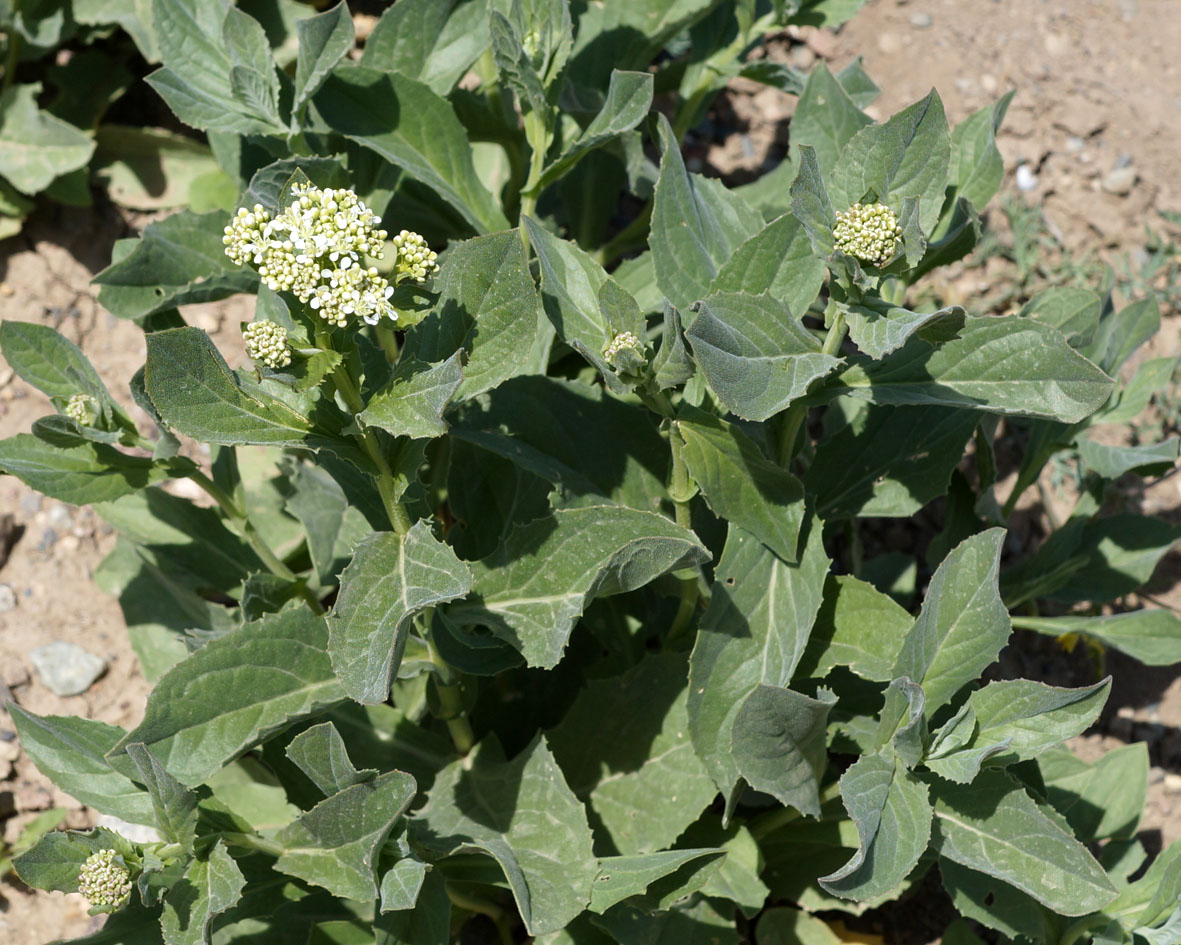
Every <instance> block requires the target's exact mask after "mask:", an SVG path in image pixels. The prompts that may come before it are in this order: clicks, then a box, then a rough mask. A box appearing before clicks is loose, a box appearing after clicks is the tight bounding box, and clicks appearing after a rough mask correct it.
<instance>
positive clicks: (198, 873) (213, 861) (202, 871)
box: [160, 840, 246, 945]
mask: <svg viewBox="0 0 1181 945" xmlns="http://www.w3.org/2000/svg"><path fill="white" fill-rule="evenodd" d="M245 887H246V877H245V876H243V875H242V871H241V870H240V869H238V864H237V863H235V862H234V858H233V857H232V856H230V854H229V852H227V850H226V845H225V842H224V841H222V840H218V841H217V843H216V844H214V846H213V848H212V849H211V850H210V851H209V854H208V856H207V857H205V858H202V859H194V860H192V861H191V862H190V863H189V865H188V867H187V868H186V869H185V871H184V875H183V876H182V877H181V879H180V881H179V882H177V883H174V884H173V885H172V886H171V887H170V888H169V890H168V892H167V894H166V895H165V896H164V912H163V914H162V915H161V916H160V928H161V929H162V930H163V932H164V941H165V942H166V943H167V945H204V943H206V942H208V941H209V940H210V939H209V935H210V932H211V931H212V926H213V922H214V920H215V919H216V918H217V917H218V916H219V915H221V914H222V913H223V912H226V911H228V910H229V909H230V908H232V907H233V906H234V905H235V904H236V903H237V902H238V900H239V899H241V898H242V890H243V889H244V888H245Z"/></svg>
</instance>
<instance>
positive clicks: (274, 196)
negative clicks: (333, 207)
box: [239, 155, 349, 299]
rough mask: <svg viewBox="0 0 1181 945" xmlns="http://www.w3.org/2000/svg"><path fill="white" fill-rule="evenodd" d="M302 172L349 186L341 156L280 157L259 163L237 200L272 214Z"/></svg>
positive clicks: (324, 183)
mask: <svg viewBox="0 0 1181 945" xmlns="http://www.w3.org/2000/svg"><path fill="white" fill-rule="evenodd" d="M299 174H302V175H304V176H305V177H307V179H308V180H310V181H311V182H312V183H313V184H315V185H316V186H317V187H324V188H327V187H348V185H349V176H348V173H347V172H346V171H345V169H344V167H343V166H342V164H341V162H340V160H339V159H338V158H335V157H315V156H310V155H309V156H304V155H300V156H298V157H289V158H283V159H282V160H279V161H275V162H273V163H271V164H268V165H267V166H266V167H261V168H259V169H258V170H257V171H255V172H254V174H253V175H252V176H251V178H250V183H249V185H248V186H247V188H246V192H245V193H244V194H243V195H242V199H241V200H240V201H239V204H240V205H241V206H244V207H252V206H254V205H255V204H256V203H257V204H261V205H262V206H263V208H264V209H266V210H267V211H268V212H269V213H271V214H276V213H278V212H279V211H280V210H282V209H283V207H282V203H283V192H284V191H285V190H287V188H288V185H289V184H290V183H291V182H292V179H293V178H296V179H298V177H297V175H299ZM269 291H270V290H269V289H262V288H260V289H259V298H260V299H261V298H263V297H265V295H266V293H267V292H269Z"/></svg>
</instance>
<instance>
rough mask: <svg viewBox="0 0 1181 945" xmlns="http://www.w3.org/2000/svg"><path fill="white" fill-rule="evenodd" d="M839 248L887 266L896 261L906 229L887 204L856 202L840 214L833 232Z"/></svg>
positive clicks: (871, 262)
mask: <svg viewBox="0 0 1181 945" xmlns="http://www.w3.org/2000/svg"><path fill="white" fill-rule="evenodd" d="M832 235H833V239H834V240H835V241H836V248H837V249H839V250H840V251H841V252H842V253H844V254H845V255H846V256H855V257H856V258H857V259H860V260H862V261H863V262H867V263H870V264H871V265H874V266H884V265H886V264H887V263H888V262H889V261H890V260H891V259H893V258H894V253H895V252H896V250H897V249H898V240H899V239H900V238H901V236H902V227H900V226H899V225H898V218H897V217H896V216H894V211H893V210H891V209H890V208H889V207H887V206H886V205H885V204H883V203H868V204H864V205H863V204H859V203H855V204H853V206H851V207H850V208H849V209H848V210H844V211H840V212H838V213H837V224H836V226H834V227H833V230H832Z"/></svg>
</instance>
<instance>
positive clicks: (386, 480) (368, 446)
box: [316, 331, 410, 535]
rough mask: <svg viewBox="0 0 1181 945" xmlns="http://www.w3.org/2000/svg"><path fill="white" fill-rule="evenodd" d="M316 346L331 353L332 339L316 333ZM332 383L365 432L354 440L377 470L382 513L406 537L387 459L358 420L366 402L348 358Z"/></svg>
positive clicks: (407, 523)
mask: <svg viewBox="0 0 1181 945" xmlns="http://www.w3.org/2000/svg"><path fill="white" fill-rule="evenodd" d="M316 344H318V345H319V346H320V347H321V348H322V349H323V350H325V351H331V350H333V347H332V336H331V335H330V334H329V333H328V332H326V331H317V332H316ZM332 383H333V384H334V385H335V387H336V391H337V393H339V394H340V398H341V400H343V401H344V403H345V406H346V407H347V408H348V411H349V413H350V414H352V416H353V420H354V423H355V424H356V425H357V426H361V427H364V433H362V434H360V435H359V436H357V440H358V441H359V442H360V444H361V447H362V448H363V449H364V450H365V453H366V455H367V456H368V457H369V459H370V460H372V462H373V465H374V466H376V467H377V474H378V475H377V491H378V492H379V493H380V494H381V501H382V504H383V505H384V506H385V512H386V515H387V516H388V518H389V520H390V525H391V526H392V528H393V530H394V533H395V534H398V535H405V534H406V532H408V531H410V516H409V515H408V514H407V512H406V510H405V509H404V508H402V505H401V503H399V502H398V499H397V495H396V487H395V484H394V474H393V472H392V471H391V470H390V464H389V462H388V461H387V460H386V458H385V454H384V453H383V452H382V449H381V444H380V443H379V442H378V441H377V434H376V433H374V432H373V430H371V429H370V428H369V427H366V426H364V424H362V423H361V421H360V420H358V419H357V417H358V415H359V414H360V413H361V412H362V411H364V409H365V401H364V400H362V399H361V392H360V390H358V388H357V382H356V380H355V379H354V378H353V376H352V374H350V373H349V369H348V361H347V358H342V359H341V361H340V363H339V364H338V365H337V366H336V370H335V371H333V372H332Z"/></svg>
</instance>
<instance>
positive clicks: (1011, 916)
mask: <svg viewBox="0 0 1181 945" xmlns="http://www.w3.org/2000/svg"><path fill="white" fill-rule="evenodd" d="M939 875H940V878H941V879H942V880H943V886H944V888H945V889H946V890H947V892H948V894H949V895H950V896H951V901H952V903H953V904H954V905H955V908H956V911H957V912H959V914H960V915H962V916H965V917H967V918H969V919H975V920H976V921H977V922H979V923H981V924H982V925H983V926H985V927H986V928H991V929H996V930H997V931H999V932H1001V933H1002V934H1004V935H1007V936H1009V937H1010V938H1017V937H1019V936H1024V937H1025V938H1027V939H1028V940H1029V941H1034V942H1056V941H1058V940H1059V938H1060V937H1061V935H1062V932H1063V931H1064V929H1065V926H1066V925H1067V923H1066V922H1065V921H1064V920H1063V919H1062V918H1061V917H1059V916H1058V915H1056V914H1055V913H1054V912H1052V911H1050V910H1049V909H1047V908H1046V907H1045V906H1043V905H1042V904H1041V903H1039V902H1038V901H1037V900H1036V899H1034V898H1032V897H1031V896H1027V895H1026V894H1025V893H1023V892H1021V891H1020V890H1019V889H1015V888H1014V887H1013V886H1010V885H1009V884H1008V883H1004V882H1001V881H1000V880H998V879H996V878H994V877H992V876H989V875H987V874H985V873H979V872H977V871H976V870H970V869H967V868H966V867H963V866H960V865H959V864H958V863H953V862H952V861H951V860H947V859H944V858H942V857H940V859H939Z"/></svg>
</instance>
